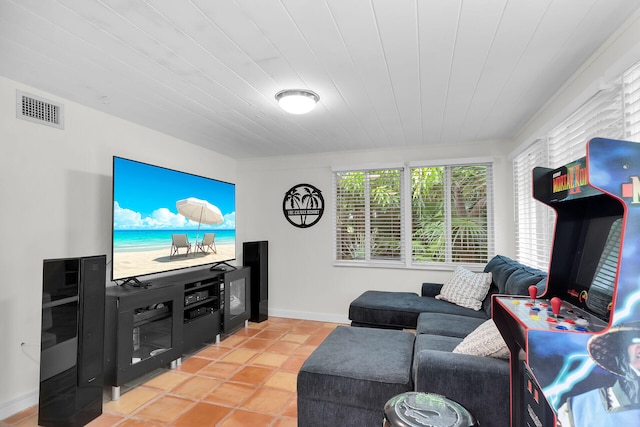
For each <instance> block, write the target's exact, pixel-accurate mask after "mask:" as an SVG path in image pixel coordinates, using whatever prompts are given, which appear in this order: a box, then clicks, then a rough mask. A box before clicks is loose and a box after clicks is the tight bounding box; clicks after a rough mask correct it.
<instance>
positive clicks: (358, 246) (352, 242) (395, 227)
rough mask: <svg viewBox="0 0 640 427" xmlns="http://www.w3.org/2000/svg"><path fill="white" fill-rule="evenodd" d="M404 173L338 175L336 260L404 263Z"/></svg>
mask: <svg viewBox="0 0 640 427" xmlns="http://www.w3.org/2000/svg"><path fill="white" fill-rule="evenodd" d="M402 172H403V169H402V168H400V169H380V170H366V171H348V172H337V173H335V174H334V194H335V206H336V211H335V241H336V260H350V261H354V260H363V261H375V260H378V261H383V260H384V261H402V259H403V256H402V255H403V250H404V244H403V235H402V229H403V215H402V203H401V195H402Z"/></svg>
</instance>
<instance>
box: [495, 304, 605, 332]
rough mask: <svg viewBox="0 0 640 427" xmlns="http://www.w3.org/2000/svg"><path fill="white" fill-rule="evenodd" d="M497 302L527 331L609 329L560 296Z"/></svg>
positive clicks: (600, 321)
mask: <svg viewBox="0 0 640 427" xmlns="http://www.w3.org/2000/svg"><path fill="white" fill-rule="evenodd" d="M496 302H497V303H498V304H500V305H501V306H502V307H503V308H504V309H505V310H506V311H507V312H509V314H510V315H511V317H513V318H514V319H517V320H518V321H519V322H520V323H521V324H522V325H523V326H524V327H525V328H526V329H547V330H557V331H575V332H598V331H601V330H603V329H604V328H606V327H607V324H606V323H605V322H604V321H602V320H601V319H599V318H597V317H595V316H593V315H591V314H590V313H587V312H586V311H584V310H582V309H580V308H578V307H576V306H574V305H573V304H570V303H568V302H566V301H562V300H561V299H560V298H558V297H554V298H551V300H547V299H536V298H527V297H517V296H509V297H506V296H500V297H496Z"/></svg>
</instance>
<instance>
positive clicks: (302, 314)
mask: <svg viewBox="0 0 640 427" xmlns="http://www.w3.org/2000/svg"><path fill="white" fill-rule="evenodd" d="M269 316H273V317H285V318H287V319H302V320H316V321H319V322H332V323H345V324H347V325H349V324H351V321H350V320H349V318H348V317H347V316H343V315H338V314H330V313H309V312H306V311H295V310H278V309H272V308H269Z"/></svg>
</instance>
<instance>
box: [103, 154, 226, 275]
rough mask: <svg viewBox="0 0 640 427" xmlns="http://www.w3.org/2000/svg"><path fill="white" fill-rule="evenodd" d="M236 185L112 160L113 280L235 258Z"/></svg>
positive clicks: (134, 162) (131, 162) (130, 162)
mask: <svg viewBox="0 0 640 427" xmlns="http://www.w3.org/2000/svg"><path fill="white" fill-rule="evenodd" d="M235 206H236V195H235V184H231V183H229V182H224V181H218V180H216V179H211V178H205V177H202V176H197V175H192V174H189V173H185V172H180V171H177V170H172V169H167V168H163V167H160V166H154V165H150V164H146V163H141V162H137V161H133V160H128V159H124V158H121V157H115V156H114V158H113V229H112V230H113V233H112V236H113V240H112V248H113V251H112V263H111V265H112V269H111V278H112V280H114V281H117V280H123V282H129V281H134V282H137V283H140V282H139V281H138V280H137V278H138V277H140V276H146V275H150V274H155V273H162V272H166V271H171V270H177V269H183V268H192V267H197V266H203V265H206V264H213V266H216V265H219V264H226V261H231V260H234V259H235V258H236V221H235V211H236V207H235Z"/></svg>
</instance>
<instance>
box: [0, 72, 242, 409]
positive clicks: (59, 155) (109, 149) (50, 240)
mask: <svg viewBox="0 0 640 427" xmlns="http://www.w3.org/2000/svg"><path fill="white" fill-rule="evenodd" d="M16 89H20V90H23V91H25V92H27V93H30V94H32V95H36V96H41V97H44V98H46V99H49V100H52V101H56V102H62V103H63V104H64V105H65V115H66V120H65V122H66V123H65V129H64V130H59V129H55V128H52V127H48V126H43V125H39V124H34V123H31V122H28V121H24V120H18V119H16V106H15V99H16ZM0 146H1V147H2V148H1V150H2V154H1V155H0V181H1V184H0V200H1V203H2V205H1V206H2V208H1V209H0V224H1V225H0V226H1V227H2V229H1V233H0V236H2V244H0V272H1V273H2V278H1V279H0V343H1V344H0V384H1V385H2V387H0V419H3V418H5V417H7V416H9V415H11V414H13V413H15V412H17V411H18V410H21V409H23V408H24V407H26V406H29V405H32V404H35V403H36V402H37V390H38V381H39V379H38V378H39V358H40V309H41V292H42V260H43V259H48V258H61V257H75V256H85V255H97V254H107V256H108V261H110V252H111V167H112V166H111V164H112V156H113V155H119V156H123V157H127V158H131V159H135V160H141V161H145V162H149V163H153V164H157V165H162V166H166V167H170V168H175V169H178V170H184V171H188V172H190V173H195V174H198V175H203V176H208V177H212V178H218V179H222V180H225V181H231V182H235V181H236V175H235V172H236V162H235V160H233V159H229V158H227V157H224V156H221V155H218V154H216V153H213V152H211V151H208V150H205V149H203V148H200V147H198V146H195V145H192V144H188V143H186V142H184V141H181V140H177V139H175V138H172V137H169V136H167V135H164V134H161V133H158V132H155V131H151V130H149V129H147V128H144V127H141V126H138V125H134V124H132V123H129V122H127V121H124V120H120V119H117V118H114V117H111V116H109V115H106V114H104V113H100V112H98V111H96V110H92V109H89V108H86V107H83V106H81V105H78V104H74V103H72V102H70V101H67V100H64V99H59V98H57V97H55V96H53V95H50V94H47V93H42V92H40V91H38V90H35V89H33V88H30V87H25V86H24V85H21V84H18V83H17V82H13V81H11V80H7V79H4V78H1V77H0ZM107 270H109V267H107Z"/></svg>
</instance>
